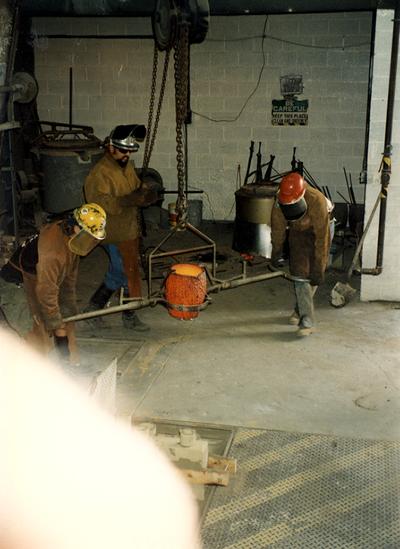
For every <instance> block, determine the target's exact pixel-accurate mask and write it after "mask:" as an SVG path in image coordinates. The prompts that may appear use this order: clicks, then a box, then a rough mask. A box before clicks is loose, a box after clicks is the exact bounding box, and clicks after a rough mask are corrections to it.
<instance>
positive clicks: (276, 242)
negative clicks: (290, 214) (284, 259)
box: [271, 202, 287, 261]
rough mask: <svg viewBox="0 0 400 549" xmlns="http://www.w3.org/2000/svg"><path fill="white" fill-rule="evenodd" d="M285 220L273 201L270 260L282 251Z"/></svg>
mask: <svg viewBox="0 0 400 549" xmlns="http://www.w3.org/2000/svg"><path fill="white" fill-rule="evenodd" d="M286 227H287V221H286V219H285V217H284V215H283V213H282V212H281V209H280V208H279V206H278V205H277V203H276V202H275V204H274V205H273V207H272V212H271V242H272V253H271V260H272V261H273V260H275V259H279V257H280V256H281V255H282V252H283V245H284V243H285V239H286Z"/></svg>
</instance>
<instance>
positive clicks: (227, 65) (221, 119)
mask: <svg viewBox="0 0 400 549" xmlns="http://www.w3.org/2000/svg"><path fill="white" fill-rule="evenodd" d="M265 21H266V18H265V17H264V16H240V17H227V16H225V17H212V18H211V21H210V29H209V33H208V35H207V39H206V41H205V42H203V43H202V44H199V45H193V46H192V48H191V76H192V78H191V107H192V110H193V112H194V114H193V122H192V124H191V125H190V126H189V127H188V151H189V161H188V167H189V171H188V173H189V185H190V187H192V188H198V189H203V190H204V191H205V194H204V195H203V203H204V214H203V216H204V217H205V218H208V219H212V218H214V219H219V220H221V219H233V218H234V215H235V212H234V207H233V206H234V191H235V190H236V188H237V186H238V184H239V183H240V178H239V177H238V165H240V167H241V177H242V180H243V178H244V174H245V170H246V166H247V158H248V153H249V146H250V140H254V141H256V145H257V142H258V141H261V142H262V144H263V146H262V153H263V161H264V162H267V161H268V160H269V155H270V154H273V155H275V156H276V159H275V165H274V166H275V168H276V169H277V170H278V171H286V170H288V169H290V161H291V157H292V150H293V147H297V158H298V159H299V160H302V161H303V162H304V165H305V166H306V168H307V169H308V171H309V172H310V173H311V174H312V176H313V177H314V179H316V180H317V182H318V183H319V184H320V185H327V186H328V187H329V189H330V191H331V193H332V195H333V198H334V199H335V200H338V201H339V202H341V201H342V199H341V198H339V196H338V195H337V193H336V191H337V190H339V191H340V192H342V194H344V195H345V196H347V191H346V186H345V180H344V175H343V166H345V167H346V170H347V171H348V172H350V173H351V174H352V176H353V182H354V185H355V192H356V196H357V200H358V201H361V202H363V201H364V186H361V185H359V184H358V183H357V181H358V175H359V173H360V171H361V168H362V159H363V153H364V138H365V117H366V105H367V84H368V68H369V57H370V35H371V21H372V15H371V13H370V12H356V13H332V14H312V15H279V16H277V15H274V16H269V17H268V19H267V22H266V26H265V34H266V37H265V40H264V55H263V53H262V35H263V30H264V25H265ZM34 30H35V36H34V43H35V54H36V76H37V78H38V81H39V86H40V92H39V97H38V107H39V114H40V117H41V119H43V120H44V119H47V120H54V121H58V122H68V116H69V111H68V105H69V93H68V92H69V83H68V78H69V68H70V67H72V69H73V79H74V87H73V90H74V91H73V113H72V114H73V122H74V123H80V124H88V125H92V126H93V127H94V130H95V134H96V135H97V136H98V137H101V138H103V137H105V136H106V135H107V133H108V132H109V131H110V129H111V128H112V127H114V126H115V125H117V124H120V123H127V122H136V123H146V122H147V112H148V100H149V90H150V78H151V66H152V51H153V42H152V40H146V39H140V40H139V39H134V38H129V39H128V38H127V39H123V40H121V39H113V40H109V39H105V38H104V35H112V34H118V35H125V36H128V35H135V34H141V35H143V34H149V35H150V34H151V25H150V21H149V20H147V19H140V18H90V19H89V18H85V19H80V18H36V19H34ZM60 33H62V34H69V35H70V34H75V35H76V34H82V35H88V34H92V35H98V36H99V38H98V39H89V38H64V39H54V38H45V37H40V36H39V35H41V34H60ZM171 69H172V66H171ZM287 74H301V75H302V76H303V82H304V93H303V95H300V96H299V99H308V100H309V124H308V126H305V127H274V126H272V124H271V108H272V100H273V99H282V96H281V93H280V77H281V76H284V75H287ZM258 80H259V83H258ZM257 83H258V86H257ZM256 87H257V89H256V90H255V88H256ZM253 92H254V93H253ZM251 94H252V96H251V97H250V95H251ZM247 100H248V102H247V105H246V106H245V108H243V106H244V104H245V102H246V101H247ZM241 111H242V112H241ZM240 112H241V114H240V116H239V113H240ZM209 119H214V121H212V120H209ZM141 158H142V157H141V152H139V153H138V154H137V155H136V157H135V161H136V164H137V165H140V164H141ZM151 166H152V167H154V168H156V169H157V170H159V171H160V172H161V174H162V176H163V178H164V181H165V184H166V187H167V188H169V189H175V188H176V159H175V114H174V93H173V71H172V70H170V73H169V80H168V86H167V92H166V97H165V104H164V107H163V111H162V116H161V120H160V127H159V131H158V138H157V142H156V145H155V148H154V152H153V155H152V161H151ZM253 169H255V157H254V161H253ZM198 196H199V195H193V197H194V198H198Z"/></svg>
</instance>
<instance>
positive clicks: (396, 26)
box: [376, 0, 400, 274]
mask: <svg viewBox="0 0 400 549" xmlns="http://www.w3.org/2000/svg"><path fill="white" fill-rule="evenodd" d="M399 17H400V0H396V7H395V12H394V22H393V37H392V54H391V58H390V73H389V90H388V99H387V110H386V129H385V147H384V153H383V159H382V171H381V204H380V209H379V232H378V245H377V253H376V271H377V274H380V273H381V272H382V265H383V246H384V242H385V224H386V206H387V189H388V186H389V183H390V175H391V155H392V129H393V112H394V98H395V92H396V75H397V57H398V52H399V31H400V20H399Z"/></svg>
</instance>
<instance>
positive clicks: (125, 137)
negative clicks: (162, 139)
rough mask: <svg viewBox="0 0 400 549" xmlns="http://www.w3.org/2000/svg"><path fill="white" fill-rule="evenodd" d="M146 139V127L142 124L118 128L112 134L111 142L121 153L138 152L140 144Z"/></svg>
mask: <svg viewBox="0 0 400 549" xmlns="http://www.w3.org/2000/svg"><path fill="white" fill-rule="evenodd" d="M145 137H146V127H145V126H143V125H142V124H125V125H121V126H116V127H115V128H114V129H113V130H112V132H111V133H110V137H109V142H110V143H111V145H113V146H114V147H115V148H116V149H118V150H119V151H120V152H123V151H125V152H136V151H138V150H139V142H140V141H143V140H144V138H145Z"/></svg>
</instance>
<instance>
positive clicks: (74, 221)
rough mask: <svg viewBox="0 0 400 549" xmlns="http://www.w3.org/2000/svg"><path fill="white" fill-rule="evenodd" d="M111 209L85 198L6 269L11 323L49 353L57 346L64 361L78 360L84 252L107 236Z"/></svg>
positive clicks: (2, 288) (2, 278)
mask: <svg viewBox="0 0 400 549" xmlns="http://www.w3.org/2000/svg"><path fill="white" fill-rule="evenodd" d="M105 224H106V213H105V211H104V210H103V208H102V207H101V206H99V205H98V204H94V203H91V204H83V205H82V206H80V207H79V208H76V209H75V210H74V212H73V214H71V215H69V216H68V217H66V218H64V219H62V220H59V221H54V222H52V223H48V224H46V225H44V226H43V227H42V228H41V229H40V231H39V233H37V234H34V235H32V236H31V237H29V238H28V239H26V240H25V241H24V242H23V243H22V244H21V245H20V246H19V247H18V249H17V250H16V251H15V252H14V254H13V255H12V257H11V258H10V260H9V261H8V262H7V263H6V264H5V265H4V266H3V267H2V269H1V271H0V306H1V309H2V311H3V313H4V316H5V318H6V321H7V323H8V325H9V327H10V328H12V329H13V330H14V331H15V332H17V333H18V334H19V335H20V336H21V337H23V338H24V339H25V340H26V341H27V342H28V343H30V344H31V345H32V346H33V347H35V348H36V349H37V350H38V351H40V352H42V353H43V354H46V353H48V352H49V351H50V350H51V349H52V348H53V346H54V347H56V349H57V352H58V355H59V358H60V359H61V361H62V362H68V363H71V364H78V362H79V356H78V349H77V346H76V338H75V329H74V325H73V323H68V324H65V323H64V322H63V320H62V319H63V317H66V316H70V315H74V314H77V312H78V311H77V305H76V283H77V277H78V266H79V257H80V256H85V255H87V254H88V253H90V252H91V251H92V250H93V248H94V247H95V246H96V245H97V244H98V243H99V242H100V241H102V240H104V238H105V236H106V232H105Z"/></svg>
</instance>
